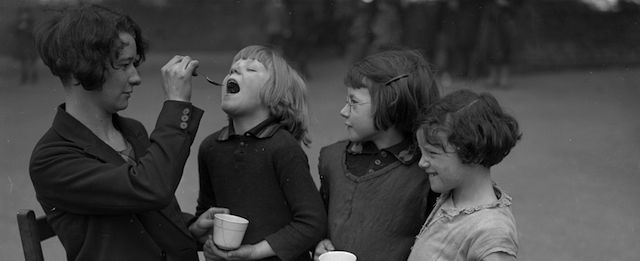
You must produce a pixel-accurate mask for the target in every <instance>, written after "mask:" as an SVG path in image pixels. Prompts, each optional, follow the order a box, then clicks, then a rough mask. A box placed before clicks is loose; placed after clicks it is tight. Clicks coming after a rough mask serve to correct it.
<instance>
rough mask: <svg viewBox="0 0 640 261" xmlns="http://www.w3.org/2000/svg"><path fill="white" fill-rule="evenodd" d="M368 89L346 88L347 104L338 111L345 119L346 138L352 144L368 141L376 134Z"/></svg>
mask: <svg viewBox="0 0 640 261" xmlns="http://www.w3.org/2000/svg"><path fill="white" fill-rule="evenodd" d="M371 109H372V107H371V95H370V94H369V89H367V88H359V89H354V88H351V87H348V88H347V102H346V104H345V105H344V107H342V110H340V115H341V116H342V117H343V118H344V119H345V122H344V124H345V125H346V126H347V137H348V139H349V140H350V141H352V142H364V141H370V140H373V139H374V138H375V136H376V135H377V134H378V130H376V128H375V125H374V122H373V112H372V110H371Z"/></svg>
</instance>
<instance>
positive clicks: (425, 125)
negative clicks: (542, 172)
mask: <svg viewBox="0 0 640 261" xmlns="http://www.w3.org/2000/svg"><path fill="white" fill-rule="evenodd" d="M419 122H420V127H419V130H418V132H417V133H418V135H424V140H425V141H426V142H427V143H429V144H432V145H434V146H439V147H442V148H445V146H444V145H445V144H442V143H443V141H442V140H441V139H440V138H439V137H438V136H437V134H438V133H440V132H443V133H444V134H446V136H447V140H446V142H447V143H448V144H449V145H452V146H453V147H454V148H455V149H456V152H457V153H458V156H459V157H460V159H461V161H462V163H464V164H479V165H482V166H484V167H487V168H489V167H491V166H493V165H495V164H498V163H499V162H500V161H502V159H504V157H505V156H507V154H509V152H510V151H511V149H512V148H513V147H514V146H515V144H516V142H517V141H518V140H520V138H521V137H522V133H521V132H520V131H519V128H518V122H517V121H516V120H515V118H513V117H512V116H510V115H509V114H507V113H505V112H504V111H503V109H502V108H501V107H500V105H499V104H498V101H497V100H496V98H495V97H493V96H492V95H491V94H488V93H482V94H476V93H475V92H472V91H469V90H458V91H455V92H452V93H450V94H448V95H446V96H444V97H443V98H442V99H441V100H439V101H437V102H436V103H434V104H433V105H432V106H431V107H429V108H428V110H426V111H424V112H423V114H422V116H421V118H420V121H419Z"/></svg>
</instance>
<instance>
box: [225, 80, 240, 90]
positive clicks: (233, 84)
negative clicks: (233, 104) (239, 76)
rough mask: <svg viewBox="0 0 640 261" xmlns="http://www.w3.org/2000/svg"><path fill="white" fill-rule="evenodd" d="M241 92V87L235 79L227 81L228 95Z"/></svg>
mask: <svg viewBox="0 0 640 261" xmlns="http://www.w3.org/2000/svg"><path fill="white" fill-rule="evenodd" d="M238 92H240V85H238V83H237V82H236V80H234V79H230V80H228V81H227V93H238Z"/></svg>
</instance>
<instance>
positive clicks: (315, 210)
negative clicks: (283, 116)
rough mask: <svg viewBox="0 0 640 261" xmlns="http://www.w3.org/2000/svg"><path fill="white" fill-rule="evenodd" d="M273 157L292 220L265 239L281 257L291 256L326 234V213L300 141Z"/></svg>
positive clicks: (279, 150) (291, 257) (289, 258)
mask: <svg viewBox="0 0 640 261" xmlns="http://www.w3.org/2000/svg"><path fill="white" fill-rule="evenodd" d="M273 158H274V160H275V161H276V164H275V165H276V172H277V173H278V176H279V178H280V186H281V188H282V191H283V193H284V196H285V198H286V200H287V202H288V203H289V207H290V209H291V212H292V213H293V220H292V221H291V222H290V223H289V224H288V225H286V226H284V227H283V228H282V229H280V230H278V231H277V232H275V233H273V234H271V235H269V236H267V237H266V240H267V242H269V245H270V246H271V247H272V248H273V250H274V252H276V254H277V255H278V257H279V258H280V259H282V260H291V259H293V258H295V257H297V256H299V255H301V254H302V253H303V252H304V251H307V250H310V249H311V248H312V247H314V246H315V245H316V244H317V243H318V242H319V241H320V240H322V238H324V236H325V234H326V228H327V215H326V211H325V209H324V206H323V204H322V199H321V197H320V193H319V192H318V189H317V188H316V185H315V183H314V182H313V179H312V177H311V173H310V172H309V163H308V160H307V156H306V154H305V153H304V151H303V150H302V148H301V147H300V145H298V144H292V145H291V146H286V147H282V148H280V149H278V150H277V151H276V152H275V153H274V155H273Z"/></svg>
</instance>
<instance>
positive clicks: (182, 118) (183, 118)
mask: <svg viewBox="0 0 640 261" xmlns="http://www.w3.org/2000/svg"><path fill="white" fill-rule="evenodd" d="M180 120H181V121H188V120H189V115H186V114H185V115H182V117H180Z"/></svg>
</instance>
